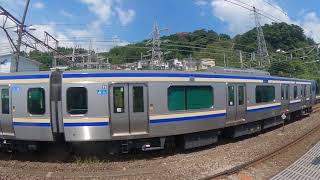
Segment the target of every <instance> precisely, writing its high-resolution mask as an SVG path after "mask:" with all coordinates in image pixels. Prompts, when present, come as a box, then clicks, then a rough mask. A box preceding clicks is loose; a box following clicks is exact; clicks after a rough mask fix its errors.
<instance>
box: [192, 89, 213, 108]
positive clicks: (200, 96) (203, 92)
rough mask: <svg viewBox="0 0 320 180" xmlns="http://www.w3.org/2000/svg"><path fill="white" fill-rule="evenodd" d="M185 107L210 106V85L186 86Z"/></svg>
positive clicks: (211, 94) (211, 101)
mask: <svg viewBox="0 0 320 180" xmlns="http://www.w3.org/2000/svg"><path fill="white" fill-rule="evenodd" d="M186 92H187V94H186V98H187V109H206V108H212V105H213V93H212V87H210V86H198V87H196V86H192V87H186Z"/></svg>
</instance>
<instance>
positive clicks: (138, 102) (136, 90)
mask: <svg viewBox="0 0 320 180" xmlns="http://www.w3.org/2000/svg"><path fill="white" fill-rule="evenodd" d="M132 89H133V112H144V98H143V86H135V87H133V88H132Z"/></svg>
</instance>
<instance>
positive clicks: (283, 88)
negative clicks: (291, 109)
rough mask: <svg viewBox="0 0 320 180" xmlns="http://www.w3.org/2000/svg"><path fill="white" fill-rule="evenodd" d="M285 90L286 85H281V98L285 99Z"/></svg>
mask: <svg viewBox="0 0 320 180" xmlns="http://www.w3.org/2000/svg"><path fill="white" fill-rule="evenodd" d="M284 91H285V87H284V86H281V100H284V99H285V97H284Z"/></svg>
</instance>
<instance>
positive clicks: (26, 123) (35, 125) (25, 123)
mask: <svg viewBox="0 0 320 180" xmlns="http://www.w3.org/2000/svg"><path fill="white" fill-rule="evenodd" d="M13 125H14V126H31V127H51V124H50V123H31V122H13Z"/></svg>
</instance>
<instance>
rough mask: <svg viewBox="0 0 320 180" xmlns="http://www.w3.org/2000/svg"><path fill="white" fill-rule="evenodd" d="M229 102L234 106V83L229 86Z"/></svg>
mask: <svg viewBox="0 0 320 180" xmlns="http://www.w3.org/2000/svg"><path fill="white" fill-rule="evenodd" d="M228 104H229V106H234V85H231V86H228Z"/></svg>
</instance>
